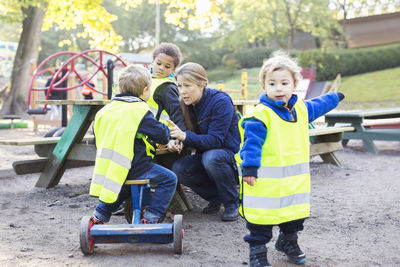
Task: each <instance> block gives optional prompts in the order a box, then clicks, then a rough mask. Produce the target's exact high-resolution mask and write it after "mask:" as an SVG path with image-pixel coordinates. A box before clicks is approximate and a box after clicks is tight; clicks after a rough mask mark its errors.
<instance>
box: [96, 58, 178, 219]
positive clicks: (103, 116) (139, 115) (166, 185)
mask: <svg viewBox="0 0 400 267" xmlns="http://www.w3.org/2000/svg"><path fill="white" fill-rule="evenodd" d="M118 82H119V90H120V94H117V95H116V96H114V97H113V98H112V101H111V103H109V104H107V105H106V106H104V107H103V108H102V109H101V110H100V111H99V112H98V113H97V114H96V117H95V120H94V126H93V129H94V134H95V137H96V147H97V154H96V163H95V167H94V171H93V177H92V183H91V185H90V195H92V196H96V197H99V200H100V203H99V204H98V205H97V207H96V208H95V210H94V213H93V214H92V221H93V223H105V222H108V221H109V219H110V217H111V214H112V212H114V211H115V210H116V209H118V207H119V206H120V204H121V203H122V202H123V201H124V200H125V199H127V198H129V196H130V186H128V185H124V183H125V180H136V179H149V180H150V183H151V184H152V185H156V189H155V192H154V194H153V197H152V199H151V203H150V205H149V206H148V207H147V208H146V211H145V212H144V216H143V217H144V218H143V219H142V221H141V222H142V223H158V222H161V221H162V219H163V217H164V215H165V213H166V211H167V208H168V205H169V203H170V201H171V199H172V196H173V194H174V192H175V188H176V184H177V178H176V175H175V174H174V173H173V172H172V171H170V170H168V169H166V168H164V167H162V166H160V165H157V164H155V163H153V161H152V157H153V154H152V153H150V152H149V151H150V150H151V149H153V147H152V146H151V145H150V144H149V141H148V139H151V140H152V141H154V142H157V143H159V144H167V143H168V141H169V130H168V127H167V126H165V125H164V124H162V123H160V122H158V121H157V120H156V119H155V118H154V116H153V114H152V113H151V111H150V108H149V107H148V105H147V104H146V102H147V101H148V100H149V97H150V86H151V76H150V73H149V72H148V70H147V69H146V68H144V67H143V66H140V65H130V66H128V67H126V68H125V69H124V70H123V72H122V73H121V75H120V77H119V81H118Z"/></svg>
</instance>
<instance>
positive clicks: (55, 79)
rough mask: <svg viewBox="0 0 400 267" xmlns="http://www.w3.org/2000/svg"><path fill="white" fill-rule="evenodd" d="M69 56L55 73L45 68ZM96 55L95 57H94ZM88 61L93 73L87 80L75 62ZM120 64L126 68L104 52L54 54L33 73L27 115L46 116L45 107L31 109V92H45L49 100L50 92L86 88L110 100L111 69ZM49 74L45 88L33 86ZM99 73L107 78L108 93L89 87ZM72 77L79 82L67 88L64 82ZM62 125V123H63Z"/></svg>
mask: <svg viewBox="0 0 400 267" xmlns="http://www.w3.org/2000/svg"><path fill="white" fill-rule="evenodd" d="M66 55H67V56H68V55H69V56H70V58H69V59H67V60H66V61H65V62H64V63H63V64H62V66H61V67H60V68H58V69H57V70H56V71H53V70H51V69H50V68H46V67H45V66H46V63H48V62H49V61H51V60H60V59H64V60H65V56H66ZM96 55H97V56H96ZM94 56H96V57H94ZM105 56H107V58H108V59H107V61H106V62H105ZM84 60H86V61H88V62H90V63H91V64H92V65H93V69H94V71H93V73H92V74H91V75H89V76H88V77H87V78H83V77H85V75H83V74H82V73H81V74H80V73H79V70H78V69H77V68H76V62H77V61H80V62H82V61H84ZM117 62H118V63H120V64H121V65H122V66H124V67H125V66H126V65H127V64H126V63H125V62H124V61H123V60H122V59H121V58H120V57H119V56H117V55H115V54H113V53H110V52H107V51H104V50H86V51H83V52H81V53H77V52H72V51H63V52H59V53H56V54H53V55H51V56H49V57H47V58H46V59H45V60H43V62H41V63H40V64H39V66H38V67H37V68H36V70H35V71H34V72H33V77H32V81H31V83H30V86H29V93H28V110H27V112H28V114H46V112H47V105H45V106H44V107H42V108H33V107H32V92H33V91H46V98H45V99H46V100H48V99H49V97H50V95H51V92H52V91H69V90H74V89H76V88H80V87H82V86H88V87H90V88H91V89H93V90H94V91H95V92H97V93H99V94H102V95H107V96H108V99H110V98H111V90H112V84H113V68H114V64H115V63H117ZM47 72H50V73H51V76H52V80H51V82H50V84H49V85H48V86H47V87H42V88H38V87H36V86H35V84H36V80H37V78H38V77H39V76H41V75H43V74H45V73H47ZM99 72H102V73H103V74H104V76H105V77H106V78H107V89H108V92H107V93H106V92H103V91H99V90H97V89H95V88H94V87H93V86H91V85H90V81H91V80H92V79H93V77H95V76H96V75H97V74H98V73H99ZM72 76H74V77H75V78H76V79H77V80H78V81H79V82H78V84H76V85H73V86H70V87H68V86H67V85H66V84H67V83H66V81H68V78H69V77H72ZM63 124H64V123H63Z"/></svg>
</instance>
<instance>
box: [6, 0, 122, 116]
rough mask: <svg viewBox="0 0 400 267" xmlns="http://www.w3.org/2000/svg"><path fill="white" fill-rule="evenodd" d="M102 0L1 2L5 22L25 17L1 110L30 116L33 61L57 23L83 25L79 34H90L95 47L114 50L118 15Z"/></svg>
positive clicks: (88, 35) (65, 25)
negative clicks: (43, 36) (44, 35)
mask: <svg viewBox="0 0 400 267" xmlns="http://www.w3.org/2000/svg"><path fill="white" fill-rule="evenodd" d="M100 3H101V0H79V1H78V0H71V1H56V0H30V1H28V0H25V1H18V0H4V1H2V2H1V3H0V10H1V11H0V19H1V20H2V21H3V22H6V23H15V22H18V21H22V32H21V35H20V38H19V42H18V48H17V52H16V55H15V59H14V65H13V70H12V74H11V86H10V87H9V88H8V91H7V95H6V96H5V99H4V103H3V106H2V109H1V111H0V114H3V115H4V114H20V115H22V116H23V117H27V114H26V103H27V95H28V89H29V88H28V87H29V82H30V78H31V75H30V73H31V70H32V63H33V62H35V61H36V58H37V56H38V51H39V46H40V37H41V31H42V27H43V30H47V29H49V28H50V27H51V26H52V25H54V24H57V25H58V27H59V28H60V29H74V28H76V27H77V25H83V27H84V28H83V32H82V33H81V34H80V37H83V38H85V37H89V38H90V41H89V44H90V45H91V46H92V47H97V48H106V49H110V50H115V48H118V45H116V44H118V42H119V41H120V40H121V37H120V36H118V35H117V34H116V33H115V32H114V30H113V28H112V26H111V24H110V23H111V21H113V20H115V19H116V17H115V16H113V15H111V14H109V13H108V12H107V11H106V10H105V9H104V8H103V7H101V6H100Z"/></svg>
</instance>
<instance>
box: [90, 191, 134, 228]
mask: <svg viewBox="0 0 400 267" xmlns="http://www.w3.org/2000/svg"><path fill="white" fill-rule="evenodd" d="M130 194H131V186H130V185H123V186H122V187H121V191H120V192H119V195H118V199H117V200H116V201H115V202H114V203H110V204H108V203H104V202H100V203H99V204H98V205H97V207H96V208H95V210H94V212H93V216H94V217H95V219H97V220H99V221H100V222H108V221H109V220H110V217H111V213H113V212H114V211H116V210H117V209H118V208H119V206H120V205H121V203H122V202H123V201H124V200H125V199H127V198H129V196H130Z"/></svg>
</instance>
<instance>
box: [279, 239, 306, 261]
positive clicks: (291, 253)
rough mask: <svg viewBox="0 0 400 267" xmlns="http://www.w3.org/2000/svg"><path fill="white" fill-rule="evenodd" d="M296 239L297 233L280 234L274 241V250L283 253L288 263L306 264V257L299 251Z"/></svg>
mask: <svg viewBox="0 0 400 267" xmlns="http://www.w3.org/2000/svg"><path fill="white" fill-rule="evenodd" d="M297 239H298V237H297V233H294V234H284V233H280V234H279V237H278V240H276V243H275V249H276V250H277V251H280V252H283V253H285V255H286V256H287V257H288V259H289V261H290V262H292V263H294V264H303V263H305V262H306V255H305V254H304V253H303V251H301V249H300V247H299V245H298V244H297Z"/></svg>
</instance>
